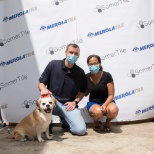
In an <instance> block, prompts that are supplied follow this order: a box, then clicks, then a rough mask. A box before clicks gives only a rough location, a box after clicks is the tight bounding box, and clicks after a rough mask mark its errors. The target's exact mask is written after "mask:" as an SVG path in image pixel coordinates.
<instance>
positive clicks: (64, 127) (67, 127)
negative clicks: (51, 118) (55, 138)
mask: <svg viewBox="0 0 154 154" xmlns="http://www.w3.org/2000/svg"><path fill="white" fill-rule="evenodd" d="M61 128H62V129H65V130H70V127H69V126H68V125H67V124H64V123H62V125H61Z"/></svg>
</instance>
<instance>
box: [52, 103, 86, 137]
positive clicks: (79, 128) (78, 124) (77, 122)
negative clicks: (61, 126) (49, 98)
mask: <svg viewBox="0 0 154 154" xmlns="http://www.w3.org/2000/svg"><path fill="white" fill-rule="evenodd" d="M52 114H53V115H57V116H59V117H63V118H64V120H65V121H66V122H67V124H68V125H69V127H70V131H71V132H72V134H75V135H85V133H86V124H85V121H84V119H83V117H82V115H81V111H80V110H79V109H78V108H75V109H74V110H72V111H66V110H65V106H64V104H62V103H60V102H58V101H57V103H56V107H54V109H53V112H52Z"/></svg>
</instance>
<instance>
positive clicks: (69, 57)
mask: <svg viewBox="0 0 154 154" xmlns="http://www.w3.org/2000/svg"><path fill="white" fill-rule="evenodd" d="M66 58H67V60H68V63H69V64H74V63H75V62H76V61H77V60H78V56H75V55H67V57H66Z"/></svg>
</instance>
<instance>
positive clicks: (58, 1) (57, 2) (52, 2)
mask: <svg viewBox="0 0 154 154" xmlns="http://www.w3.org/2000/svg"><path fill="white" fill-rule="evenodd" d="M66 1H68V0H53V1H51V4H52V5H57V6H58V5H59V4H60V3H63V2H66Z"/></svg>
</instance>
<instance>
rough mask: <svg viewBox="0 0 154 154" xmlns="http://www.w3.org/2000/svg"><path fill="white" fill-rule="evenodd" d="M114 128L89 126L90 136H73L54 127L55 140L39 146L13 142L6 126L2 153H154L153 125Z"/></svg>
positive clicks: (0, 139)
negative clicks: (106, 130) (101, 130)
mask: <svg viewBox="0 0 154 154" xmlns="http://www.w3.org/2000/svg"><path fill="white" fill-rule="evenodd" d="M10 128H11V129H12V130H13V128H14V126H11V127H10ZM111 128H112V132H111V133H104V132H100V133H98V132H95V131H93V129H92V127H89V126H88V129H87V135H86V136H73V135H71V134H70V133H69V132H67V131H64V130H62V129H61V128H60V127H54V128H53V134H54V138H53V140H50V141H49V140H46V141H45V142H44V143H39V142H38V141H37V140H36V141H26V142H17V141H15V140H13V139H10V138H9V135H8V134H7V127H4V128H1V129H0V154H35V153H36V154H109V153H113V154H154V123H153V122H151V121H149V122H142V123H136V124H121V125H120V124H111Z"/></svg>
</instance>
